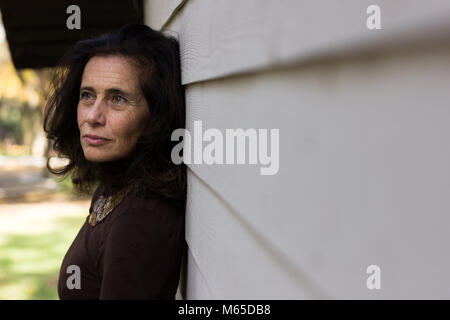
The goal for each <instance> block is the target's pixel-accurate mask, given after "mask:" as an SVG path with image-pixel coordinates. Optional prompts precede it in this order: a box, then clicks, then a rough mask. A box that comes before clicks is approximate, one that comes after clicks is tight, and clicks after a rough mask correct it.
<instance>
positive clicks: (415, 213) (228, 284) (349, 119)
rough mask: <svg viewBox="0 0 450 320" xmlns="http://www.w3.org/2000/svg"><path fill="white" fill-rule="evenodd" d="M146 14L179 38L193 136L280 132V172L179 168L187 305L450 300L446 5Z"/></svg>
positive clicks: (205, 1) (316, 4) (175, 9)
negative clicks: (376, 269)
mask: <svg viewBox="0 0 450 320" xmlns="http://www.w3.org/2000/svg"><path fill="white" fill-rule="evenodd" d="M371 4H377V5H379V6H380V8H381V23H382V29H381V30H368V29H367V27H366V18H367V16H368V14H367V13H366V8H367V7H368V6H369V5H371ZM145 5H146V23H147V24H148V25H149V26H151V27H152V28H155V29H158V30H163V31H164V32H167V33H171V34H175V35H176V36H177V37H178V39H179V41H180V45H181V60H182V82H183V84H186V85H187V123H186V127H187V129H188V130H189V131H191V132H193V122H194V120H202V121H203V130H206V129H207V128H218V129H220V130H223V132H225V128H231V129H233V128H244V129H247V128H257V129H258V128H261V129H271V128H277V129H279V130H280V169H279V172H278V174H276V175H273V176H261V175H260V172H259V168H260V165H206V164H203V165H194V164H193V165H189V172H188V179H189V181H188V188H189V189H188V205H187V225H186V228H187V229H186V237H187V239H186V240H187V242H188V245H189V250H188V255H187V270H186V271H187V276H186V283H185V288H181V292H184V291H185V292H186V293H185V296H184V297H182V298H185V299H316V298H317V299H324V298H326V299H328V298H329V299H380V298H382V299H403V298H405V299H416V298H425V299H428V298H438V299H439V298H446V299H449V298H450V276H449V274H448V270H450V255H448V250H449V247H450V103H449V100H450V90H449V89H450V1H448V0H430V1H422V0H403V1H402V0H397V1H390V0H376V1H366V0H343V1H332V0H327V1H325V0H320V1H318V0H315V1H313V0H291V1H287V0H286V1H262V0H214V1H211V0H188V1H181V0H171V1H167V0H147V1H146V3H145ZM372 264H375V265H378V266H380V268H381V289H379V290H376V289H375V290H369V289H367V287H366V279H367V277H368V276H369V275H368V274H367V273H366V268H367V267H368V266H369V265H372ZM178 297H179V298H180V297H181V296H180V295H179V296H178Z"/></svg>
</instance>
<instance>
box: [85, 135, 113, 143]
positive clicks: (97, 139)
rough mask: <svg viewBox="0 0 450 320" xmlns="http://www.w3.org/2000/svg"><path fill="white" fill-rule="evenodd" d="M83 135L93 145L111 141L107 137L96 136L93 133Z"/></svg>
mask: <svg viewBox="0 0 450 320" xmlns="http://www.w3.org/2000/svg"><path fill="white" fill-rule="evenodd" d="M83 137H84V139H85V140H86V141H87V142H88V143H89V144H93V145H99V144H104V143H107V142H110V141H111V140H110V139H107V138H104V137H101V136H96V135H93V134H86V135H84V136H83Z"/></svg>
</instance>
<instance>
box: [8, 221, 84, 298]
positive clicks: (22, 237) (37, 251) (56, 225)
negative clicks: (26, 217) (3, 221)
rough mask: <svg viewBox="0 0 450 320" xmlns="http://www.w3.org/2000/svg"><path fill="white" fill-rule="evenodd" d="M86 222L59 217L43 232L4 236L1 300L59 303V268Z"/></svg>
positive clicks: (48, 224)
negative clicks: (50, 301) (56, 300)
mask: <svg viewBox="0 0 450 320" xmlns="http://www.w3.org/2000/svg"><path fill="white" fill-rule="evenodd" d="M0 218H1V217H0ZM85 218H86V214H85V212H80V215H79V216H73V215H72V216H57V217H55V218H54V219H50V220H48V221H42V223H43V224H45V226H46V228H45V230H44V231H41V232H36V233H29V234H26V233H25V234H24V233H15V232H8V233H7V234H0V248H1V250H0V299H2V300H11V299H13V300H15V299H20V300H22V299H23V300H28V299H33V300H48V299H50V300H53V299H58V292H57V281H58V275H59V268H60V266H61V263H62V259H63V258H64V255H65V253H66V252H67V250H68V248H69V246H70V245H71V243H72V241H73V240H74V238H75V236H76V235H77V233H78V231H79V230H80V228H81V226H82V224H83V223H84V220H85Z"/></svg>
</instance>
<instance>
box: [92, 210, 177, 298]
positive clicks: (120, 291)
mask: <svg viewBox="0 0 450 320" xmlns="http://www.w3.org/2000/svg"><path fill="white" fill-rule="evenodd" d="M130 210H132V211H133V210H134V211H135V212H126V213H125V214H123V215H121V216H119V217H118V218H117V219H116V220H115V221H114V222H113V223H112V225H111V226H110V230H109V232H108V235H107V238H106V241H105V245H104V253H103V259H102V264H101V268H102V272H101V273H102V283H101V290H100V296H99V299H165V300H166V299H169V300H173V299H174V298H175V293H176V289H177V286H178V281H179V276H180V268H181V258H182V255H183V251H184V246H185V239H184V215H182V214H181V213H180V212H178V211H176V210H174V209H172V208H171V207H169V206H167V205H166V204H162V203H159V204H158V205H156V206H155V207H154V208H153V209H152V210H151V211H148V210H139V209H134V208H133V209H130Z"/></svg>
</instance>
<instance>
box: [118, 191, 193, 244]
mask: <svg viewBox="0 0 450 320" xmlns="http://www.w3.org/2000/svg"><path fill="white" fill-rule="evenodd" d="M184 222H185V212H184V210H181V209H178V208H176V207H174V206H172V205H171V204H170V203H169V202H167V201H164V200H161V199H156V198H143V197H139V196H137V195H135V194H129V195H127V197H126V201H125V202H124V205H123V206H122V208H121V210H120V212H118V215H116V216H115V219H112V221H111V225H110V233H112V234H114V233H120V234H130V233H132V237H138V236H139V235H144V236H146V235H149V234H150V233H151V234H159V235H160V236H161V237H164V238H170V237H171V236H172V235H174V234H180V233H182V232H183V231H184Z"/></svg>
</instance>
